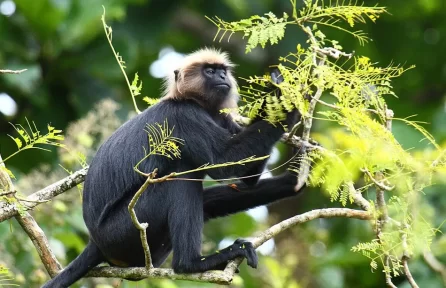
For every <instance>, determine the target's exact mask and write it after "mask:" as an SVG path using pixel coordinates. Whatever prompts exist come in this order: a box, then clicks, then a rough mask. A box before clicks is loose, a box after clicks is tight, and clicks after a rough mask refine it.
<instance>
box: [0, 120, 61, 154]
mask: <svg viewBox="0 0 446 288" xmlns="http://www.w3.org/2000/svg"><path fill="white" fill-rule="evenodd" d="M26 122H27V123H28V130H26V129H25V128H24V127H23V126H22V125H20V124H17V125H14V124H11V125H12V127H14V130H15V131H16V132H17V134H18V136H17V137H13V136H11V135H8V136H9V137H10V138H11V139H12V140H13V141H14V142H15V144H16V145H17V151H16V152H14V153H13V154H11V155H9V156H8V157H6V158H5V159H4V160H3V161H4V162H5V161H7V160H8V159H10V158H11V157H12V156H14V155H16V154H17V153H19V152H20V151H23V150H27V149H40V150H44V151H49V150H48V149H46V148H43V147H42V145H43V146H45V145H49V146H56V147H65V145H64V144H62V143H60V142H61V141H63V140H64V136H63V135H62V134H61V133H62V130H57V129H55V128H54V127H52V126H51V125H48V133H47V134H45V135H41V134H40V131H39V130H38V129H37V127H36V125H35V124H34V122H32V126H31V124H30V123H29V121H28V120H26Z"/></svg>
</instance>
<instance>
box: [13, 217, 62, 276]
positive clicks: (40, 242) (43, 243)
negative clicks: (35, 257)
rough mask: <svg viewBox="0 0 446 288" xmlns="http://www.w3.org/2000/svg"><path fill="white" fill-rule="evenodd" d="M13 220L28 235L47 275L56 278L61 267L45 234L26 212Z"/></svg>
mask: <svg viewBox="0 0 446 288" xmlns="http://www.w3.org/2000/svg"><path fill="white" fill-rule="evenodd" d="M15 218H16V220H17V222H19V224H20V226H22V228H23V230H24V231H25V232H26V234H28V237H29V239H31V241H32V242H33V244H34V247H36V250H37V254H39V257H40V260H42V263H43V265H44V266H45V269H46V271H48V274H49V275H50V276H51V277H54V276H56V275H57V274H58V273H59V271H60V270H62V265H60V263H59V261H57V258H56V256H55V255H54V253H53V251H52V250H51V247H50V244H49V243H48V239H47V238H46V236H45V233H43V231H42V229H41V228H40V227H39V225H38V224H37V222H36V220H34V218H33V217H32V216H31V215H30V214H29V213H28V212H24V213H22V215H17V216H15Z"/></svg>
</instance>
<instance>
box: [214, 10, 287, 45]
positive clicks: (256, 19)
mask: <svg viewBox="0 0 446 288" xmlns="http://www.w3.org/2000/svg"><path fill="white" fill-rule="evenodd" d="M208 19H209V20H210V21H211V22H212V23H214V24H215V25H216V26H217V27H218V31H217V34H216V35H215V38H214V40H215V39H216V38H217V37H218V36H219V35H220V33H221V36H220V41H221V40H222V39H223V38H224V36H225V35H226V33H228V32H229V33H230V34H229V37H228V41H229V39H230V38H231V36H232V34H234V33H235V32H243V33H244V35H243V37H247V38H248V43H247V45H246V51H245V52H246V53H248V52H251V50H252V49H254V48H256V47H257V46H258V45H260V46H262V48H265V46H266V44H267V43H268V41H269V42H270V44H271V45H273V44H277V43H279V40H281V39H282V38H283V36H284V35H285V28H286V25H287V24H288V22H287V19H288V15H287V14H286V13H283V16H282V18H277V16H276V15H274V14H273V13H272V12H269V13H266V14H265V16H258V15H254V16H252V17H250V18H248V19H242V20H240V21H238V22H226V21H224V20H222V19H220V18H218V17H215V18H214V19H211V18H208Z"/></svg>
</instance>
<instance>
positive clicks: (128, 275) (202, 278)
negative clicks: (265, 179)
mask: <svg viewBox="0 0 446 288" xmlns="http://www.w3.org/2000/svg"><path fill="white" fill-rule="evenodd" d="M334 217H346V218H356V219H360V220H370V219H371V217H370V215H369V213H368V212H366V211H361V210H354V209H348V208H326V209H317V210H312V211H309V212H306V213H303V214H300V215H297V216H294V217H292V218H289V219H286V220H284V221H282V222H280V223H278V224H276V225H274V226H272V227H270V228H268V229H267V230H265V231H263V232H262V233H261V234H260V235H259V236H257V237H255V238H254V239H253V240H252V241H251V242H252V243H253V245H254V247H255V248H258V247H259V246H260V245H262V244H263V243H265V242H266V241H268V240H269V239H271V238H273V237H274V236H276V235H277V234H279V233H281V232H283V231H285V230H287V229H289V228H291V227H294V226H296V225H298V224H301V223H305V222H308V221H311V220H314V219H318V218H334ZM241 262H242V259H236V260H234V261H231V262H230V263H229V264H228V265H227V266H226V269H225V270H224V271H207V272H204V273H194V274H175V272H174V271H173V270H172V269H163V268H152V269H146V268H142V267H137V268H116V267H98V268H94V269H93V270H92V271H90V272H89V273H88V274H87V276H86V277H105V278H123V279H131V280H141V279H145V278H168V279H174V280H190V281H197V282H208V283H216V284H224V285H228V284H230V283H231V281H232V278H233V277H234V274H235V271H236V269H237V267H238V265H240V263H241Z"/></svg>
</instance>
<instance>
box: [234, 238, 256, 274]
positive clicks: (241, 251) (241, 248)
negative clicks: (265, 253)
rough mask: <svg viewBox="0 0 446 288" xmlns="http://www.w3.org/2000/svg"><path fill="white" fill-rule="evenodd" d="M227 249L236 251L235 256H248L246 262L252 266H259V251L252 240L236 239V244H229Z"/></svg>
mask: <svg viewBox="0 0 446 288" xmlns="http://www.w3.org/2000/svg"><path fill="white" fill-rule="evenodd" d="M227 249H229V250H230V251H232V252H233V253H234V255H235V257H234V258H237V257H244V258H246V262H247V263H248V265H249V266H251V267H252V268H257V263H258V259H257V253H256V249H255V248H254V246H253V245H252V243H251V242H249V241H245V240H243V239H237V240H235V242H234V244H232V245H231V246H229V247H228V248H227Z"/></svg>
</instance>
